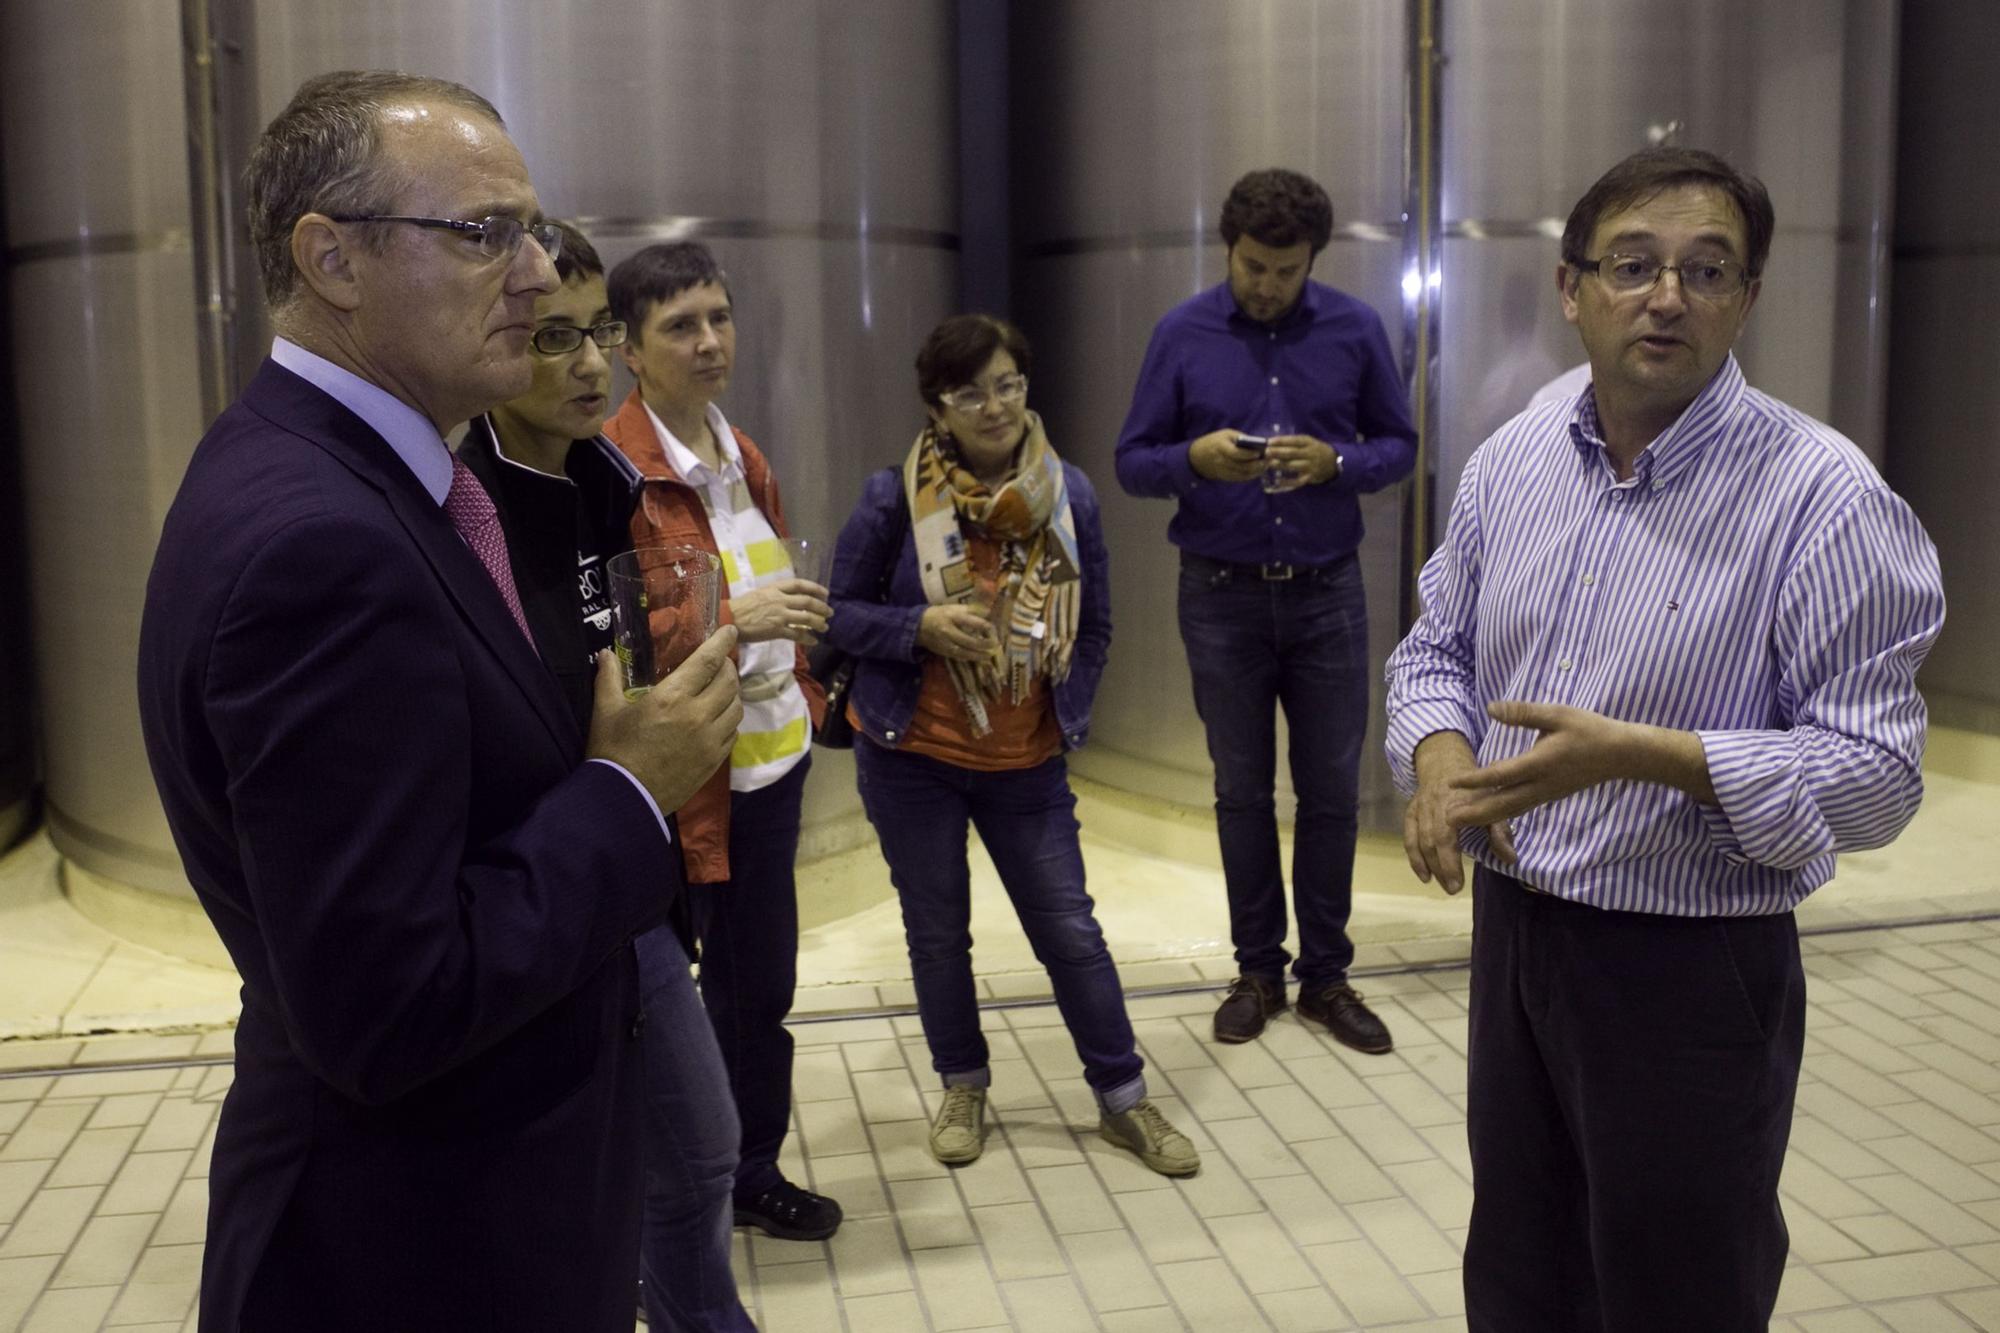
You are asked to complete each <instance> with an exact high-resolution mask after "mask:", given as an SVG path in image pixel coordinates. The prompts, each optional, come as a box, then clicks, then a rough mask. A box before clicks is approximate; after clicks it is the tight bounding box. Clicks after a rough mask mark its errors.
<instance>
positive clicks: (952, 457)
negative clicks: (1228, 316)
mask: <svg viewBox="0 0 2000 1333" xmlns="http://www.w3.org/2000/svg"><path fill="white" fill-rule="evenodd" d="M903 490H904V493H905V494H906V495H907V496H908V497H909V501H910V527H911V531H912V532H913V533H914V534H915V536H916V544H917V567H918V570H919V572H920V573H921V574H922V575H923V580H924V596H925V598H926V599H927V600H928V601H929V602H930V604H931V605H932V606H943V605H946V604H948V603H953V602H966V603H970V602H975V601H977V599H978V595H979V588H978V584H977V581H976V580H975V579H974V578H973V574H972V562H971V559H970V556H969V553H968V551H967V548H966V542H965V533H964V528H965V526H966V525H968V524H969V525H971V526H972V527H975V528H979V529H981V530H982V532H983V533H984V535H986V536H987V537H990V538H992V539H994V540H995V541H997V542H999V543H1000V569H999V577H998V580H997V583H996V586H995V588H994V606H993V608H992V611H991V615H990V617H989V618H990V619H991V620H992V622H993V624H994V625H996V626H999V627H1001V633H1000V634H999V636H998V639H999V642H998V644H997V645H996V646H995V648H994V651H993V655H992V656H991V657H990V658H987V659H986V660H984V661H978V662H961V661H958V660H957V659H955V658H953V659H948V660H947V662H946V665H947V666H948V667H949V668H950V670H951V680H952V684H953V685H955V686H956V687H957V688H958V697H959V699H960V701H961V702H963V703H964V705H965V714H966V717H967V718H968V719H969V720H970V721H971V723H972V734H973V735H974V736H984V735H986V734H987V733H988V732H990V731H991V730H992V727H991V725H990V724H989V723H988V722H987V719H986V701H987V700H989V699H996V698H998V697H999V696H1000V692H1001V691H1002V690H1003V689H1004V690H1005V691H1006V692H1007V696H1008V698H1010V699H1011V700H1013V701H1014V702H1015V703H1019V702H1020V701H1021V700H1023V699H1025V698H1027V696H1028V690H1029V687H1030V686H1031V685H1032V684H1033V682H1034V680H1035V678H1036V677H1038V676H1039V677H1044V678H1046V679H1047V680H1048V681H1049V682H1050V683H1052V684H1053V683H1057V682H1060V681H1062V680H1064V679H1065V678H1067V677H1068V675H1069V663H1070V653H1071V650H1072V649H1074V648H1075V646H1076V620H1077V605H1078V601H1079V599H1080V598H1081V596H1082V588H1083V582H1082V579H1083V564H1082V561H1081V560H1079V559H1078V557H1077V546H1076V518H1075V516H1074V515H1073V514H1071V513H1070V507H1069V487H1068V485H1067V483H1065V481H1064V480H1063V465H1062V459H1060V458H1058V457H1057V456H1056V452H1055V450H1054V449H1051V448H1050V447H1049V441H1048V437H1047V436H1046V435H1044V434H1042V419H1041V418H1040V417H1039V416H1037V415H1035V414H1034V413H1033V412H1030V413H1028V432H1027V435H1026V437H1025V438H1024V439H1023V440H1022V442H1021V446H1020V451H1019V455H1018V457H1017V460H1016V465H1015V469H1014V473H1013V475H1012V476H1010V477H1008V478H1007V480H1006V481H1004V482H1002V483H1001V484H1000V485H999V486H997V487H996V486H988V485H987V484H986V483H985V482H983V481H980V480H979V479H978V478H977V477H975V476H973V475H972V473H971V472H970V471H969V470H967V469H966V467H965V465H964V464H963V463H962V462H960V461H959V456H958V446H957V444H956V442H955V441H953V440H952V438H951V436H950V435H949V434H940V433H939V431H938V430H937V428H936V427H935V426H934V425H933V426H926V427H925V428H924V430H923V433H922V434H920V435H918V436H917V441H916V443H915V444H914V445H912V446H911V448H910V453H909V457H908V458H906V459H905V460H904V462H903Z"/></svg>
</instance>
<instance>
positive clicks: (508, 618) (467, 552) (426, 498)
mask: <svg viewBox="0 0 2000 1333" xmlns="http://www.w3.org/2000/svg"><path fill="white" fill-rule="evenodd" d="M243 398H244V401H245V402H246V403H247V404H248V405H249V406H251V407H252V408H254V409H255V410H256V411H257V412H258V413H259V414H260V415H262V416H264V417H266V418H267V419H269V420H270V421H271V422H272V423H273V424H274V425H277V426H280V427H283V428H285V429H287V430H290V431H292V432H294V433H295V434H297V435H299V436H301V437H302V438H304V439H306V440H308V441H310V442H311V443H313V444H316V445H318V446H319V447H320V448H322V449H324V450H326V451H327V452H328V453H329V454H331V455H333V456H334V457H335V458H337V459H339V460H340V462H341V463H342V464H344V465H345V466H346V467H347V468H348V470H350V471H351V472H353V473H354V474H355V475H356V476H358V477H360V478H361V479H362V480H363V481H365V482H367V483H368V484H369V485H371V486H373V487H374V488H375V489H377V490H379V491H380V492H381V493H382V495H383V497H384V498H385V499H386V500H387V501H388V502H389V507H390V509H391V510H392V511H393V512H394V513H395V515H396V517H397V519H398V520H400V521H401V523H402V525H403V527H404V529H405V530H406V531H408V532H409V534H410V538H411V540H412V541H414V542H415V543H416V545H417V548H418V549H419V550H421V551H422V552H423V553H424V556H425V558H426V559H427V560H429V562H430V565H431V569H432V570H433V571H434V572H435V573H436V574H437V576H438V581H439V582H440V583H442V584H443V585H444V588H445V592H446V593H447V594H449V595H450V597H451V599H452V601H453V603H454V604H456V605H457V607H458V610H459V614H460V615H461V616H463V617H464V618H465V620H466V621H467V622H468V623H469V624H470V625H471V626H472V629H473V632H474V633H476V634H477V635H478V636H479V637H480V639H481V640H483V641H484V642H485V644H486V646H487V648H488V649H489V650H490V651H491V652H492V653H493V655H494V656H495V657H496V658H498V659H499V661H500V664H501V665H502V666H503V667H505V668H506V670H507V674H508V675H510V676H512V677H513V678H514V682H515V684H517V685H519V686H520V688H521V692H522V693H523V694H524V695H526V696H527V698H528V702H529V703H530V704H531V705H533V707H534V710H535V713H536V715H537V716H538V717H540V718H541V719H542V723H543V725H544V726H546V727H547V728H548V731H549V737H550V739H551V740H553V741H554V742H555V744H556V747H557V748H558V749H559V750H560V751H561V752H562V753H563V755H564V756H565V757H566V760H567V761H568V762H571V763H574V762H575V761H576V758H577V756H578V755H579V754H580V752H581V748H582V747H581V740H582V738H581V737H580V736H578V735H577V730H576V724H575V722H574V721H573V720H572V719H571V717H570V714H569V705H568V704H567V703H565V702H564V700H563V697H562V691H561V689H560V688H559V687H558V686H557V684H556V680H555V676H554V675H553V674H552V673H551V672H550V671H549V669H548V667H547V665H546V664H544V663H543V661H542V659H541V657H540V656H539V655H538V654H537V653H536V652H535V648H534V645H532V644H531V643H529V641H528V639H527V637H526V636H525V635H523V634H522V633H521V627H520V626H519V625H517V624H515V623H514V617H513V615H512V613H510V612H509V611H508V610H507V603H506V602H505V601H504V600H503V599H502V598H501V596H500V590H499V589H498V588H497V587H495V586H494V584H493V578H492V576H491V575H489V574H488V573H487V572H486V566H484V565H482V564H480V563H479V557H478V556H476V555H474V554H473V553H472V551H471V548H469V547H467V546H466V544H465V541H464V539H463V538H461V537H460V536H459V535H458V529H456V528H454V527H453V526H452V524H451V520H450V519H448V518H446V517H445V515H444V510H443V509H442V508H441V507H439V505H438V504H437V502H436V501H434V500H432V499H431V497H430V493H429V492H428V491H426V490H425V489H424V488H423V485H422V484H421V483H420V482H418V480H417V478H416V475H415V474H414V473H412V472H411V471H410V469H409V467H408V466H407V465H406V464H405V463H404V462H403V460H402V459H400V458H398V457H397V456H396V451H395V450H393V449H391V448H390V447H389V444H388V442H387V441H386V440H384V439H383V438H382V437H381V436H380V435H378V434H376V433H375V431H374V430H372V429H371V428H370V427H369V426H368V424H367V423H366V422H364V421H362V420H361V418H359V417H357V416H355V415H354V414H353V413H352V412H350V411H348V410H347V409H346V408H345V407H343V406H341V404H340V403H339V402H338V401H337V400H336V399H334V398H333V397H331V396H330V395H328V394H326V393H324V392H322V391H321V390H320V389H318V388H317V387H315V386H314V385H312V384H309V383H307V382H306V381H305V380H303V379H300V378H299V377H298V376H297V375H294V374H292V373H291V372H290V371H288V370H286V369H284V368H283V367H282V366H278V365H275V364H273V363H272V362H269V361H266V362H265V363H264V367H263V369H262V370H261V371H260V372H259V373H258V375H257V378H256V379H255V380H254V381H252V382H251V384H250V386H249V387H248V388H247V389H246V390H245V391H244V395H243ZM444 447H445V446H444V442H443V441H442V440H440V441H439V442H438V448H440V449H442V448H444Z"/></svg>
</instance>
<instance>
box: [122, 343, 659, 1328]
mask: <svg viewBox="0 0 2000 1333" xmlns="http://www.w3.org/2000/svg"><path fill="white" fill-rule="evenodd" d="M443 447H444V446H443V445H442V444H440V445H439V448H443ZM139 702H140V715H141V721H142V725H143V728H144V733H145V740H146V750H147V755H148V757H149V759H150V760H151V763H152V767H153V775H154V778H155V780H156V782H157V783H158V785H159V790H160V797H161V801H162V803H163V804H164V806H165V808H166V814H167V821H168V823H169V825H170V826H171V827H172V829H173V834H174V841H175V843H176V845H177V846H178V847H179V849H180V853H181V859H182V861H183V863H184V864H185V866H186V869H187V874H188V878H189V880H190V881H191V882H192V883H193V885H194V888H195V891H196V893H197V894H198V895H199V897H200V899H201V902H202V906H203V907H204V908H205V909H206V910H207V912H208V915H209V918H210V920H212V921H213V922H214V923H215V928H216V930H217V932H218V933H219V934H220V935H221V937H222V941H223V943H224V944H225V945H226V946H227V947H228V949H229V953H230V956H231V958H232V959H234V961H235V963H236V967H237V969H238V970H239V971H240V972H241V974H242V977H243V1016H242V1019H241V1022H240V1024H239V1026H238V1028H237V1033H236V1079H235V1083H234V1085H233V1086H232V1088H231V1089H230V1091H229V1094H228V1097H227V1099H226V1100H225V1102H224V1104H223V1108H222V1113H221V1117H220V1123H219V1127H218V1130H217V1134H216V1140H215V1151H214V1159H213V1163H212V1166H211V1169H210V1176H209V1193H210V1206H209V1229H208V1247H207V1251H206V1254H205V1257H204V1262H203V1273H202V1305H201V1324H202V1328H203V1329H204V1330H210V1329H214V1330H221V1329H229V1330H234V1329H237V1328H248V1329H265V1328H282V1329H286V1330H300V1329H306V1330H314V1329H328V1330H331V1329H343V1330H351V1329H359V1328H418V1327H467V1328H481V1329H522V1330H527V1329H534V1330H547V1329H558V1328H559V1329H564V1330H571V1329H586V1330H594V1329H600V1328H601V1329H606V1330H609V1329H613V1328H618V1329H627V1330H629V1329H630V1328H631V1326H632V1308H633V1305H632V1302H633V1290H634V1285H635V1283H636V1280H637V1254H638V1247H639V1202H640V1197H641V1170H640V1163H639V1151H640V1149H639V1137H638V1111H639V1104H640V1098H641V1096H642V1093H641V1089H640V1085H639V1079H640V1076H641V1075H640V1063H639V1045H638V1043H637V1042H636V1041H635V1040H634V1038H635V1036H636V1030H635V1023H636V1022H637V1021H638V1015H639V996H638V983H637V972H636V966H635V963H634V959H633V953H632V949H631V947H630V941H631V939H632V937H633V936H634V935H635V934H637V933H639V932H641V931H644V930H647V929H649V928H651V927H652V926H654V925H656V924H658V923H659V922H660V921H661V920H662V919H663V918H664V917H665V914H666V911H667V908H668V905H669V902H670V900H671V898H672V897H673V896H674V894H675V893H676V892H677V891H678V889H679V888H680V885H681V877H680V857H679V854H678V852H677V851H676V850H674V848H673V847H672V845H671V844H670V843H669V842H668V841H667V840H666V839H664V838H663V837H662V835H661V832H660V828H659V824H658V822H657V821H656V819H655V818H654V815H653V813H652V811H651V809H650V808H649V807H648V805H647V803H646V801H645V799H644V798H643V797H642V796H641V795H640V793H639V791H638V790H637V789H636V788H635V787H634V786H633V784H632V783H631V782H630V781H629V780H628V779H627V778H625V777H624V776H622V775H621V774H619V773H618V772H617V771H616V770H614V769H612V768H610V767H608V766H606V765H603V764H591V763H584V762H582V760H583V737H582V736H581V735H580V734H579V732H578V729H577V725H576V723H575V721H574V720H573V718H572V716H571V714H570V710H569V708H568V707H567V706H566V705H565V702H564V699H563V696H562V692H561V691H560V689H559V688H558V686H557V684H556V681H555V679H554V677H553V676H552V675H551V673H550V671H549V669H548V668H547V667H546V666H545V665H544V664H543V662H542V661H541V660H540V658H539V657H538V656H537V655H536V653H535V651H534V649H533V648H532V647H531V646H530V645H529V643H528V641H527V639H526V638H525V637H524V636H523V635H522V633H521V631H520V629H519V628H518V627H517V626H516V624H515V623H514V620H513V618H512V617H511V616H510V615H509V614H508V612H507V608H506V606H505V604H504V603H503V602H502V601H501V599H500V595H499V593H498V591H497V590H496V589H495V587H494V585H493V583H492V580H491V579H490V578H489V577H488V575H487V573H486V571H485V569H484V567H483V566H481V565H480V563H479V561H478V559H477V557H475V556H474V555H473V554H472V552H471V551H470V550H469V549H468V548H467V547H466V545H465V543H464V542H463V541H462V540H460V538H459V536H458V534H457V532H456V531H455V530H454V529H453V527H452V525H451V522H450V520H449V519H447V518H446V517H445V515H444V513H443V511H442V510H441V509H440V508H439V506H438V505H437V504H436V503H435V502H434V501H433V500H432V499H431V497H430V496H429V495H428V494H427V493H426V492H425V491H424V489H423V487H422V486H421V485H420V484H419V483H418V481H417V479H416V477H415V476H414V475H413V474H412V473H411V472H410V470H409V468H408V467H407V466H405V465H404V463H403V462H402V460H401V459H399V458H398V457H397V456H396V455H395V453H394V452H393V451H392V450H391V449H390V448H389V446H388V444H387V442H386V441H384V440H383V439H382V438H381V437H380V436H379V435H377V434H376V433H375V432H374V431H373V430H372V429H370V428H369V427H368V426H366V425H365V424H363V423H362V421H361V420H360V419H359V418H357V417H356V416H354V415H353V414H352V413H350V412H349V411H348V410H347V409H346V408H344V407H342V406H341V405H340V404H339V403H338V402H336V401H335V400H334V399H333V398H331V397H330V396H328V395H327V394H325V393H323V392H321V391H320V390H319V389H317V388H315V387H314V386H312V385H311V384H309V383H307V382H306V381H305V380H303V379H301V378H299V377H298V376H296V375H293V374H291V373H290V372H289V371H286V370H284V369H282V368H280V367H278V366H276V365H274V364H271V363H269V362H267V363H266V364H265V365H264V367H263V369H262V371H261V372H260V373H259V374H258V376H257V378H256V379H255V381H253V382H252V383H251V385H250V386H249V388H248V389H247V390H246V391H245V393H244V395H243V397H242V399H241V400H240V401H238V402H237V403H236V404H235V405H233V406H232V407H230V408H229V410H228V411H226V412H224V413H223V414H222V416H221V417H220V418H218V419H217V421H216V423H215V425H214V426H213V427H212V428H211V429H210V430H209V432H208V434H207V435H206V436H205V437H204V438H203V439H202V442H201V444H200V446H199V447H198V448H197V449H196V451H195V454H194V458H193V461H192V462H191V463H190V465H189V467H188V471H187V476H186V478H185V479H184V480H183V482H182V484H181V489H180V493H179V495H178V496H177V498H176V499H175V501H174V504H173V507H172V509H171V510H170V511H169V513H168V515H167V520H166V525H165V529H164V531H163V533H162V535H161V539H160V546H159V552H158V555H157V556H156V558H155V561H154V565H153V572H152V577H151V579H150V581H149V582H148V584H147V589H146V608H145V617H144V621H143V623H142V626H141V631H140V642H139Z"/></svg>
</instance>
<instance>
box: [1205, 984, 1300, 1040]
mask: <svg viewBox="0 0 2000 1333" xmlns="http://www.w3.org/2000/svg"><path fill="white" fill-rule="evenodd" d="M1284 1007H1285V983H1284V982H1283V981H1282V980H1278V981H1273V980H1272V979H1271V978H1269V977H1252V976H1242V977H1238V978H1236V980H1234V981H1232V982H1231V983H1229V994H1228V996H1227V997H1226V998H1224V1000H1223V1001H1222V1007H1221V1008H1220V1009H1217V1010H1216V1011H1215V1039H1216V1040H1217V1041H1226V1042H1232V1043H1233V1042H1239V1041H1250V1040H1253V1039H1254V1038H1255V1037H1256V1036H1257V1034H1258V1033H1260V1032H1262V1031H1263V1030H1264V1020H1266V1019H1268V1018H1269V1017H1270V1016H1271V1015H1272V1014H1275V1013H1278V1012H1280V1011H1282V1010H1283V1009H1284Z"/></svg>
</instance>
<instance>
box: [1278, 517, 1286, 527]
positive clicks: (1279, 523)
mask: <svg viewBox="0 0 2000 1333" xmlns="http://www.w3.org/2000/svg"><path fill="white" fill-rule="evenodd" d="M1277 524H1278V526H1279V527H1281V528H1282V527H1284V526H1285V520H1284V519H1282V518H1281V519H1278V520H1277Z"/></svg>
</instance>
